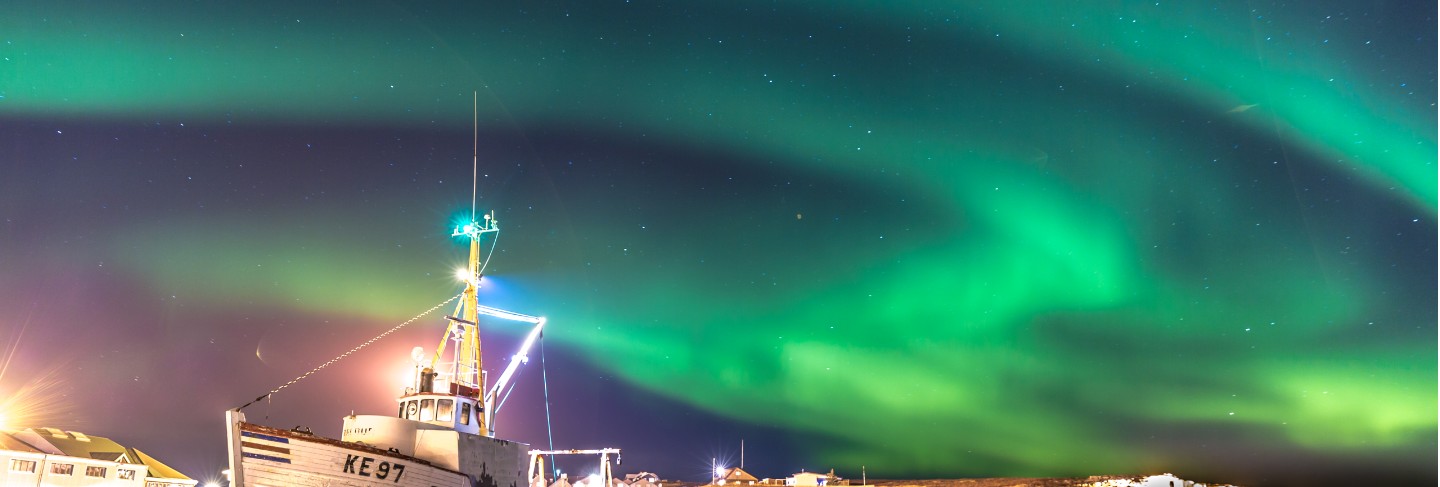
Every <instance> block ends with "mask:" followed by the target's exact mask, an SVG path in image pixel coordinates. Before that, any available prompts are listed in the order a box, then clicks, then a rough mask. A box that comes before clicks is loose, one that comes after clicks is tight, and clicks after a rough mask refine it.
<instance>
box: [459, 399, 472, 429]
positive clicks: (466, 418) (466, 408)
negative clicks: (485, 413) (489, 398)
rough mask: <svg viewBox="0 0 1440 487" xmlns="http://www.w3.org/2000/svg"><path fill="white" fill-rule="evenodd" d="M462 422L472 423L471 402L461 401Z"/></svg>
mask: <svg viewBox="0 0 1440 487" xmlns="http://www.w3.org/2000/svg"><path fill="white" fill-rule="evenodd" d="M460 424H470V403H468V402H465V401H460Z"/></svg>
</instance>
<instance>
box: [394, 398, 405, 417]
mask: <svg viewBox="0 0 1440 487" xmlns="http://www.w3.org/2000/svg"><path fill="white" fill-rule="evenodd" d="M395 417H397V418H403V417H405V401H400V409H399V410H396V411H395Z"/></svg>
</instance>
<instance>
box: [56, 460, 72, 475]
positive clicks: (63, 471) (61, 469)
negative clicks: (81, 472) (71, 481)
mask: <svg viewBox="0 0 1440 487" xmlns="http://www.w3.org/2000/svg"><path fill="white" fill-rule="evenodd" d="M50 473H53V474H55V475H72V474H74V473H75V466H74V465H71V464H68V463H52V464H50Z"/></svg>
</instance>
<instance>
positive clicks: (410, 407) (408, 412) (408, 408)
mask: <svg viewBox="0 0 1440 487" xmlns="http://www.w3.org/2000/svg"><path fill="white" fill-rule="evenodd" d="M418 417H419V416H417V415H416V406H415V401H409V402H407V403H405V419H415V418H418Z"/></svg>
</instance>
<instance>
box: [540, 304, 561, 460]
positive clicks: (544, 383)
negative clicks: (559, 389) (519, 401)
mask: <svg viewBox="0 0 1440 487" xmlns="http://www.w3.org/2000/svg"><path fill="white" fill-rule="evenodd" d="M540 384H541V389H542V390H544V391H545V438H546V439H547V440H549V441H550V451H555V432H554V431H553V430H552V429H551V428H550V379H549V376H548V375H547V374H546V373H545V332H540ZM550 469H551V470H554V471H555V473H554V474H552V475H554V476H555V477H557V478H558V477H560V469H558V468H555V454H553V453H552V454H550Z"/></svg>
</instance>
